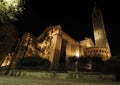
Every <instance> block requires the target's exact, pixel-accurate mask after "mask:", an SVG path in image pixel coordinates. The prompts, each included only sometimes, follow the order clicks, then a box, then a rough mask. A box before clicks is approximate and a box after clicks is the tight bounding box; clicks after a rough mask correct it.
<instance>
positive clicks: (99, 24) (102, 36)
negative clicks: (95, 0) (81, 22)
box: [92, 6, 111, 56]
mask: <svg viewBox="0 0 120 85" xmlns="http://www.w3.org/2000/svg"><path fill="white" fill-rule="evenodd" d="M92 20H93V31H94V39H95V47H100V48H106V49H108V52H109V55H110V56H111V52H110V47H109V43H108V40H107V36H106V31H105V27H104V22H103V18H102V12H101V10H100V9H99V8H96V6H94V10H93V12H92Z"/></svg>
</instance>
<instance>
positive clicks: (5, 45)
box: [0, 0, 24, 61]
mask: <svg viewBox="0 0 120 85" xmlns="http://www.w3.org/2000/svg"><path fill="white" fill-rule="evenodd" d="M23 10H24V7H23V2H22V0H0V61H1V60H2V59H3V57H4V56H6V55H7V54H8V52H10V51H11V49H12V48H13V46H14V45H15V43H16V41H17V35H18V34H17V31H16V30H15V26H14V25H13V23H12V21H14V20H17V19H16V18H15V15H16V14H19V13H22V11H23Z"/></svg>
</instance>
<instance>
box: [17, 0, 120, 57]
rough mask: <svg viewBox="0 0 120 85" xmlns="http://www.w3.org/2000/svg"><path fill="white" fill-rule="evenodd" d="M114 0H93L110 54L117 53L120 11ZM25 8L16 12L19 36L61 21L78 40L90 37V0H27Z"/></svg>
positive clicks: (38, 30) (91, 7)
mask: <svg viewBox="0 0 120 85" xmlns="http://www.w3.org/2000/svg"><path fill="white" fill-rule="evenodd" d="M115 1H116V0H96V3H97V7H100V8H101V10H102V14H103V20H104V24H105V30H106V33H107V37H108V41H109V44H110V48H111V52H112V55H114V56H116V55H120V44H119V43H120V38H119V37H120V33H119V32H120V31H119V29H120V21H119V19H120V16H119V15H120V13H118V12H119V10H120V9H119V3H118V2H117V1H116V2H115ZM25 8H26V10H25V11H24V12H23V13H22V14H19V15H17V16H16V18H17V19H18V21H17V22H16V24H15V25H16V27H17V31H18V33H19V36H22V34H23V33H24V32H30V33H31V34H33V35H35V36H39V35H40V34H41V33H42V32H43V30H44V29H45V28H46V27H47V26H53V25H61V26H62V30H63V31H64V32H66V33H67V34H68V35H70V36H71V37H73V38H75V39H76V40H78V41H80V40H83V39H84V38H85V37H91V38H93V26H92V19H91V11H92V9H93V0H76V2H75V0H74V1H72V0H66V2H65V1H58V0H56V1H51V0H48V1H45V0H44V1H42V0H26V4H25Z"/></svg>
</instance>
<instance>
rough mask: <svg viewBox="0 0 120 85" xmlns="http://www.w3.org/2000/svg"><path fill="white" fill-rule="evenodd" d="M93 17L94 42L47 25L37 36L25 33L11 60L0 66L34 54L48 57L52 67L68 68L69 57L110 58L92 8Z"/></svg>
mask: <svg viewBox="0 0 120 85" xmlns="http://www.w3.org/2000/svg"><path fill="white" fill-rule="evenodd" d="M92 20H93V31H94V40H95V42H93V40H92V39H91V38H85V39H84V40H81V41H77V40H75V39H73V38H72V37H71V36H69V35H68V34H67V33H65V32H63V31H62V27H61V26H60V25H55V26H49V27H47V28H46V29H45V30H44V31H43V33H42V34H41V35H40V36H38V37H36V36H34V35H32V34H30V33H28V32H26V33H24V35H23V36H22V38H21V39H19V41H18V44H17V46H16V50H15V52H14V55H13V57H12V59H11V58H10V59H7V60H6V59H5V60H4V62H3V64H2V65H1V66H5V65H6V64H7V62H8V61H9V62H11V63H10V64H9V65H10V69H14V68H15V66H16V63H17V62H18V61H19V60H20V59H22V58H23V57H29V56H34V55H39V56H40V57H42V58H45V59H48V60H49V61H50V62H51V66H50V69H51V70H58V69H59V64H60V63H64V65H65V66H66V67H67V66H68V65H69V58H70V57H77V58H78V57H85V56H89V57H92V56H101V57H102V59H103V60H104V61H105V60H108V59H110V57H111V52H110V48H109V44H108V40H107V37H106V33H105V28H104V23H103V19H102V13H101V10H100V9H99V8H96V7H94V10H93V12H92ZM10 60H11V61H10ZM5 62H6V63H5Z"/></svg>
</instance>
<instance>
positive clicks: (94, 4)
mask: <svg viewBox="0 0 120 85" xmlns="http://www.w3.org/2000/svg"><path fill="white" fill-rule="evenodd" d="M95 10H96V1H95V0H94V8H93V11H94V12H95Z"/></svg>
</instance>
